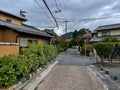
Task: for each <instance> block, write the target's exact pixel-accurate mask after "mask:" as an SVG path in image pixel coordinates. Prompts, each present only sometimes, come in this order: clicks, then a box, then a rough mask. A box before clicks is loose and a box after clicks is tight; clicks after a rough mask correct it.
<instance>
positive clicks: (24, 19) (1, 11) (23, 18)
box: [0, 9, 27, 21]
mask: <svg viewBox="0 0 120 90" xmlns="http://www.w3.org/2000/svg"><path fill="white" fill-rule="evenodd" d="M0 13H4V14H7V15H10V16H13V17H16V18H19V19H21V20H23V21H27V19H26V18H25V17H21V16H19V15H15V14H12V13H10V12H7V11H4V10H1V9H0Z"/></svg>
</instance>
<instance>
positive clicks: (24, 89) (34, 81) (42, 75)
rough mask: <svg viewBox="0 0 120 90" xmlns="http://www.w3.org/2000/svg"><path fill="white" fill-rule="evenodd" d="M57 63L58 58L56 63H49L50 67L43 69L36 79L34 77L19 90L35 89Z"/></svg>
mask: <svg viewBox="0 0 120 90" xmlns="http://www.w3.org/2000/svg"><path fill="white" fill-rule="evenodd" d="M57 63H58V60H56V61H55V62H54V63H52V64H50V65H48V67H47V68H46V69H44V71H42V72H41V73H40V74H38V75H37V76H36V77H35V78H34V79H32V80H31V81H30V82H28V83H27V84H26V85H24V86H23V87H21V88H18V89H17V90H35V89H36V88H37V86H38V84H39V83H40V82H41V81H42V80H43V79H44V78H45V77H46V76H47V75H48V73H49V72H50V71H51V70H52V68H53V67H54V66H55V65H56V64H57Z"/></svg>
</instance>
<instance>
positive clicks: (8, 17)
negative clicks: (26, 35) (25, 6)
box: [0, 13, 22, 25]
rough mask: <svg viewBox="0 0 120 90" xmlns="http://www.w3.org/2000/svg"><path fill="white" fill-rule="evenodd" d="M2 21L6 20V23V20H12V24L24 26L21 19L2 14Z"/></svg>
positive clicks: (0, 14)
mask: <svg viewBox="0 0 120 90" xmlns="http://www.w3.org/2000/svg"><path fill="white" fill-rule="evenodd" d="M0 19H1V20H4V21H6V19H10V20H12V22H11V23H14V24H18V25H21V24H22V21H21V20H20V19H18V18H15V17H12V16H9V15H5V14H2V13H0Z"/></svg>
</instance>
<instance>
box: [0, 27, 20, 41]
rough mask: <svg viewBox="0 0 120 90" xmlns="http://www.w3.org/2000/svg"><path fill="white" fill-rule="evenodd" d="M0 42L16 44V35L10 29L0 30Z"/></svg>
mask: <svg viewBox="0 0 120 90" xmlns="http://www.w3.org/2000/svg"><path fill="white" fill-rule="evenodd" d="M0 31H1V32H0V33H1V34H2V36H1V42H16V37H17V35H18V33H16V32H14V31H12V30H11V29H5V30H0Z"/></svg>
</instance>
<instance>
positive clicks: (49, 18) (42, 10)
mask: <svg viewBox="0 0 120 90" xmlns="http://www.w3.org/2000/svg"><path fill="white" fill-rule="evenodd" d="M34 1H35V3H36V4H37V5H38V6H39V8H40V9H42V11H43V13H44V14H45V15H46V17H47V18H48V19H49V20H50V22H51V23H52V24H55V23H53V21H52V20H51V19H50V17H49V16H48V15H47V13H46V12H45V11H44V10H43V8H42V7H41V6H40V4H39V3H38V2H37V0H34Z"/></svg>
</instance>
